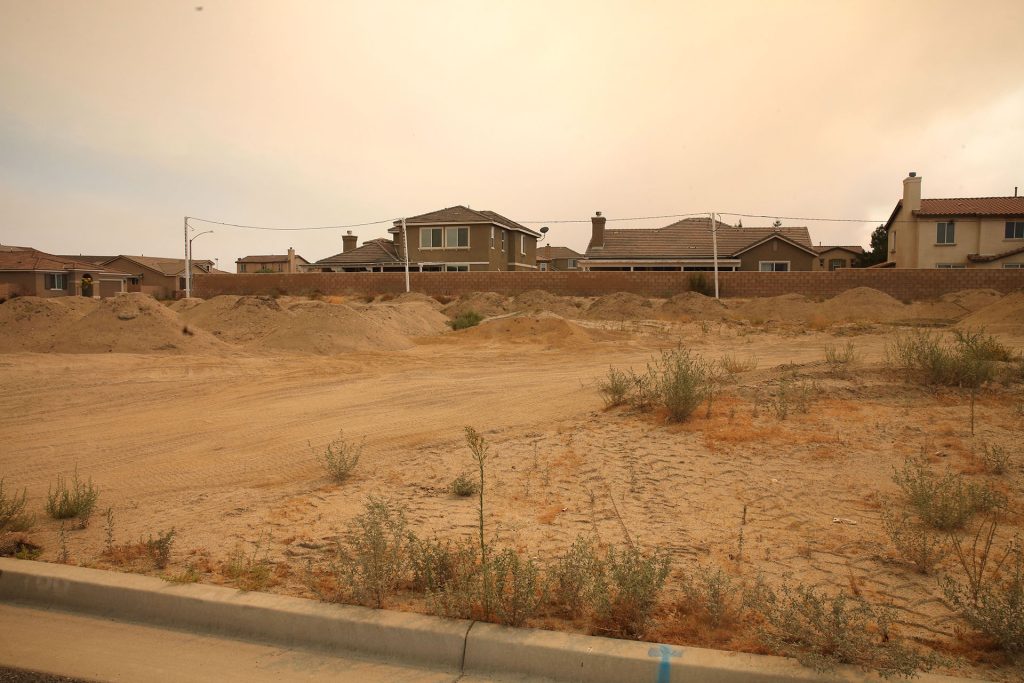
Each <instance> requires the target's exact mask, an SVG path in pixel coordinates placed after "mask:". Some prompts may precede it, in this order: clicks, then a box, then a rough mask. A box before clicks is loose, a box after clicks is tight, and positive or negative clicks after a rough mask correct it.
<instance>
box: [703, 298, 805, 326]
mask: <svg viewBox="0 0 1024 683" xmlns="http://www.w3.org/2000/svg"><path fill="white" fill-rule="evenodd" d="M723 303H725V305H726V307H727V308H728V309H729V314H730V317H733V318H738V319H741V320H751V321H755V322H757V321H761V322H767V321H769V320H774V321H782V322H794V321H804V320H809V319H810V318H811V316H812V315H814V314H815V313H816V312H817V310H816V309H817V304H815V303H814V302H813V301H811V300H810V299H808V298H807V297H805V296H803V295H801V294H782V295H781V296H769V297H762V298H759V299H727V300H725V301H724V302H723Z"/></svg>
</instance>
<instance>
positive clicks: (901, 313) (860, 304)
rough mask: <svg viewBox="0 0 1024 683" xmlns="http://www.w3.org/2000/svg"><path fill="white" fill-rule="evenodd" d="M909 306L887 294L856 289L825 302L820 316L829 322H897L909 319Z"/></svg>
mask: <svg viewBox="0 0 1024 683" xmlns="http://www.w3.org/2000/svg"><path fill="white" fill-rule="evenodd" d="M906 309H907V306H906V304H904V303H903V302H902V301H900V300H899V299H895V298H893V297H891V296H889V295H888V294H886V293H885V292H880V291H878V290H877V289H872V288H871V287H854V288H853V289H848V290H846V291H845V292H843V293H841V294H837V295H836V296H834V297H832V298H831V299H828V300H826V301H823V302H822V303H821V304H820V305H818V307H817V311H816V312H817V313H818V314H819V315H822V316H824V317H825V318H828V319H829V320H877V321H884V320H896V319H899V318H904V317H907V314H908V311H907V310H906Z"/></svg>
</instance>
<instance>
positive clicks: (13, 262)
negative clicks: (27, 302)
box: [0, 246, 131, 299]
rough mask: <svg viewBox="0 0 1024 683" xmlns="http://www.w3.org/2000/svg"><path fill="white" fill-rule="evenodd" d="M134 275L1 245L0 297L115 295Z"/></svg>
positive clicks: (87, 262)
mask: <svg viewBox="0 0 1024 683" xmlns="http://www.w3.org/2000/svg"><path fill="white" fill-rule="evenodd" d="M130 278H131V275H130V274H129V273H126V272H123V271H120V270H118V269H116V268H112V267H110V266H104V265H98V264H96V263H92V262H89V261H84V260H78V259H74V258H71V257H68V256H57V255H55V254H47V253H45V252H42V251H39V250H38V249H32V248H31V247H12V246H0V298H2V299H7V298H10V297H14V296H41V297H52V296H88V297H94V298H99V297H106V296H114V295H115V294H117V293H119V292H124V291H127V289H128V281H129V280H130Z"/></svg>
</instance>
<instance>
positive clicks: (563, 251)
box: [537, 246, 583, 261]
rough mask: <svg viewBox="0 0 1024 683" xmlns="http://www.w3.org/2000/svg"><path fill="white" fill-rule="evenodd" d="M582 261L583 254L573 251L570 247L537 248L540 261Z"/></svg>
mask: <svg viewBox="0 0 1024 683" xmlns="http://www.w3.org/2000/svg"><path fill="white" fill-rule="evenodd" d="M571 258H574V259H581V258H583V254H581V253H579V252H577V251H573V250H572V249H570V248H569V247H549V246H543V247H537V260H538V261H554V260H555V259H571Z"/></svg>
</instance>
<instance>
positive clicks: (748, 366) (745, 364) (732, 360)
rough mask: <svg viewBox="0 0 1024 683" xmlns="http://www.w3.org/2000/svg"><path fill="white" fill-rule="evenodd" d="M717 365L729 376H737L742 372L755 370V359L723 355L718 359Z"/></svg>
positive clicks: (753, 357) (752, 357)
mask: <svg viewBox="0 0 1024 683" xmlns="http://www.w3.org/2000/svg"><path fill="white" fill-rule="evenodd" d="M718 364H719V366H721V368H722V370H724V371H725V372H727V373H728V374H730V375H738V374H740V373H743V372H750V371H752V370H756V369H757V357H756V356H750V357H749V358H740V357H739V356H738V355H736V354H728V353H726V354H723V355H722V357H721V358H719V359H718Z"/></svg>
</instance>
